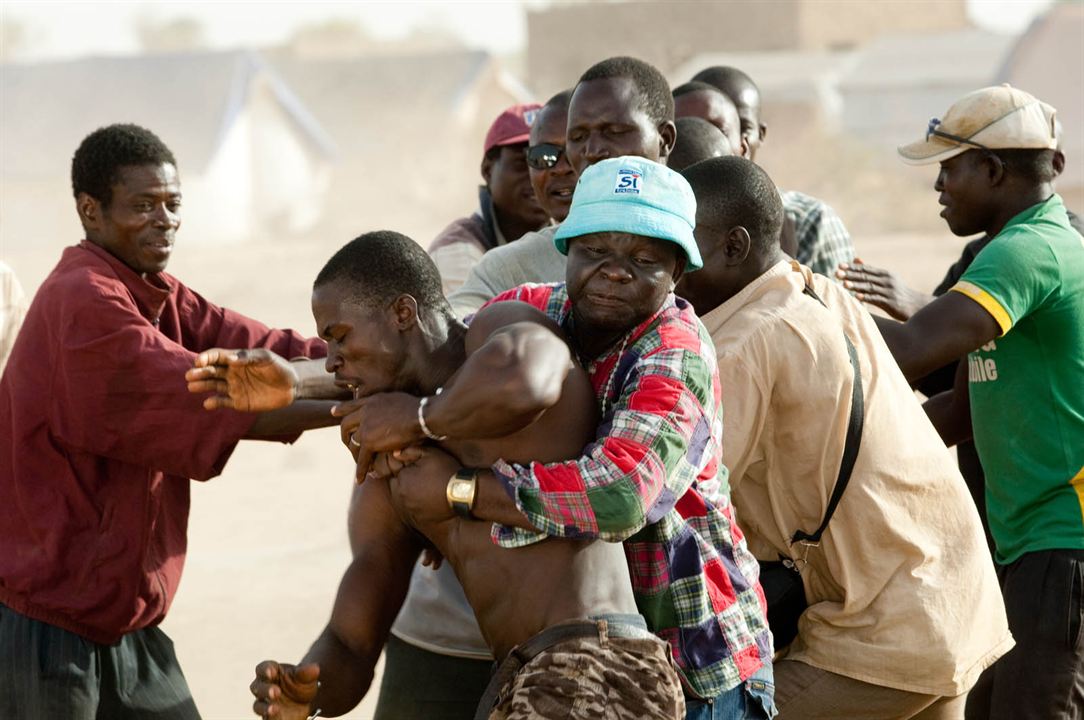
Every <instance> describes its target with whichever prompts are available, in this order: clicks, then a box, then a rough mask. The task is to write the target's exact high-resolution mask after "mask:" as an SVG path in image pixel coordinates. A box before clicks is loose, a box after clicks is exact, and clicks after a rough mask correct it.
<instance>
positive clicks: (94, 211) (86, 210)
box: [75, 192, 104, 230]
mask: <svg viewBox="0 0 1084 720" xmlns="http://www.w3.org/2000/svg"><path fill="white" fill-rule="evenodd" d="M75 211H76V213H78V215H79V222H81V223H82V224H83V228H84V229H85V230H98V229H99V228H101V224H102V213H103V212H104V210H103V208H102V204H101V203H100V202H99V201H98V200H97V198H94V197H91V196H90V195H89V194H87V193H85V192H81V193H79V194H78V195H77V196H76V197H75Z"/></svg>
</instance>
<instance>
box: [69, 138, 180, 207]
mask: <svg viewBox="0 0 1084 720" xmlns="http://www.w3.org/2000/svg"><path fill="white" fill-rule="evenodd" d="M163 163H169V164H170V165H173V166H174V167H176V166H177V161H176V160H175V159H174V157H173V153H172V152H171V151H170V149H169V148H168V147H166V144H165V143H164V142H162V140H161V139H160V138H159V137H158V136H157V135H155V134H154V133H152V132H151V131H150V130H148V129H147V128H144V127H140V126H139V125H131V124H118V125H108V126H106V127H103V128H98V129H97V130H95V131H94V132H92V133H91V134H90V135H87V136H86V137H85V138H83V142H81V143H79V148H78V149H77V150H76V151H75V155H74V156H72V194H73V195H75V196H76V197H79V193H86V194H87V195H90V196H91V197H92V198H94V199H95V200H97V201H98V202H100V203H101V204H102V205H103V206H105V207H108V206H109V203H110V201H111V200H112V199H113V185H115V184H116V183H117V182H118V181H119V180H120V171H121V168H125V167H132V166H139V165H156V166H157V165H162V164H163Z"/></svg>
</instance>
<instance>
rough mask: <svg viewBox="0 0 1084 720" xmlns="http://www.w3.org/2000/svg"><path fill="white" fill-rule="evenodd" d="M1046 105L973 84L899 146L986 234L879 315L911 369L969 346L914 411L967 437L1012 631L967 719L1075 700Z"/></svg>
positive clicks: (1075, 703) (1070, 284) (1083, 397)
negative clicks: (916, 302)
mask: <svg viewBox="0 0 1084 720" xmlns="http://www.w3.org/2000/svg"><path fill="white" fill-rule="evenodd" d="M1054 114H1055V111H1054V108H1052V107H1050V106H1049V105H1046V104H1045V103H1042V102H1040V101H1039V100H1037V99H1036V98H1034V97H1032V96H1031V95H1028V94H1027V93H1025V92H1022V91H1020V90H1017V89H1015V88H1011V87H1009V86H1008V85H1002V86H1000V87H990V88H984V89H982V90H978V91H975V92H973V93H970V94H968V95H965V96H964V97H963V98H961V99H960V100H959V101H957V102H956V103H955V104H954V105H953V106H952V107H951V108H949V110H948V111H947V112H946V114H945V115H944V119H943V120H938V119H934V120H931V121H930V123H929V127H928V129H927V132H926V138H925V140H922V141H919V142H915V143H912V144H910V145H906V146H904V147H901V148H900V149H899V152H900V155H901V156H902V158H903V160H904V161H905V162H908V163H910V164H915V165H921V164H929V163H934V162H940V163H941V170H940V173H939V174H938V176H937V181H936V183H935V184H934V189H936V190H937V191H938V192H939V193H940V194H941V195H940V204H941V205H943V206H944V209H943V210H942V211H941V216H942V217H943V218H945V221H946V222H947V223H948V226H949V229H950V230H952V232H953V233H954V234H956V235H959V236H968V235H974V234H978V233H987V234H988V235H989V236H991V237H992V238H993V240H991V242H990V244H989V245H988V246H987V247H986V248H985V249H984V250H983V252H982V253H981V254H980V255H979V256H978V257H976V259H975V261H974V263H972V265H971V266H970V267H969V268H968V270H967V271H966V272H965V273H964V275H963V277H962V278H960V280H959V281H958V282H957V283H956V285H954V286H953V287H952V288H951V290H950V292H948V293H946V294H945V295H944V296H942V297H940V298H938V299H937V300H935V301H934V302H932V303H930V304H929V305H927V306H926V307H925V308H923V309H922V310H920V311H919V312H918V313H916V314H915V315H914V316H913V317H912V318H911V319H910V320H908V321H907V322H906V323H902V324H900V323H896V322H894V321H891V320H884V319H881V318H878V322H879V324H880V326H881V331H882V333H883V334H884V336H885V339H886V340H887V341H888V344H889V347H890V348H891V349H892V352H893V355H894V356H895V357H896V360H897V361H898V362H899V364H900V367H901V368H902V369H903V371H904V374H905V375H906V376H907V377H908V379H911V380H913V379H915V378H919V377H922V376H923V375H925V374H926V373H928V372H930V371H931V370H934V369H936V368H938V367H940V366H941V365H943V364H944V363H945V362H947V361H949V360H951V359H953V358H955V357H960V356H962V355H964V354H968V361H967V363H961V364H960V370H959V372H958V373H957V377H956V383H955V387H954V389H953V390H952V391H950V392H947V393H942V394H941V395H937V396H935V397H933V398H931V399H930V400H929V401H928V402H927V404H926V409H927V412H928V414H929V415H930V418H931V420H932V421H933V422H934V425H935V426H937V428H938V430H939V431H940V432H941V435H942V437H943V438H944V439H945V441H946V442H947V443H948V444H950V445H951V444H954V443H955V442H958V441H960V440H963V439H967V438H968V437H972V436H973V437H974V439H975V443H976V445H977V447H978V451H979V456H980V458H981V459H982V465H983V467H984V468H985V470H986V473H987V475H986V500H987V508H988V512H989V519H990V529H991V532H992V534H993V536H994V540H995V542H996V545H997V552H996V560H997V562H998V565H999V568H998V574H999V577H1000V580H1001V585H1002V594H1003V596H1004V598H1005V606H1006V611H1007V614H1008V617H1009V627H1010V629H1011V630H1012V633H1013V636H1014V637H1015V639H1016V642H1017V646H1016V648H1015V649H1014V650H1012V651H1011V652H1010V653H1009V654H1008V655H1006V656H1005V657H1003V658H1002V659H1001V660H1000V661H998V662H997V664H995V665H994V666H993V667H992V668H991V669H990V670H989V671H987V672H986V673H985V674H984V676H983V679H982V680H980V682H979V685H977V686H976V688H975V689H974V690H973V691H972V693H971V697H970V699H969V702H968V718H972V717H974V718H980V717H981V718H987V717H989V718H1013V719H1014V720H1019V719H1028V718H1035V719H1036V720H1038V719H1040V718H1041V719H1042V720H1051V719H1054V718H1080V717H1081V716H1082V715H1081V713H1082V712H1084V629H1082V619H1084V238H1082V237H1081V236H1080V234H1079V233H1077V232H1076V231H1075V230H1073V229H1072V228H1071V227H1070V225H1069V221H1068V218H1067V216H1066V214H1065V207H1064V205H1063V204H1062V201H1061V198H1060V197H1059V196H1058V195H1057V194H1055V193H1054V190H1053V185H1052V181H1053V179H1054V176H1055V174H1056V173H1055V170H1054V163H1053V158H1054V148H1055V147H1056V140H1055V134H1054ZM960 582H968V580H967V579H966V578H960Z"/></svg>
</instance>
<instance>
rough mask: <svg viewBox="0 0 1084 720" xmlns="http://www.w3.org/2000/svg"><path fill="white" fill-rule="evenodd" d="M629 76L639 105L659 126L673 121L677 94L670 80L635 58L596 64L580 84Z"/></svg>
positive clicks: (585, 74) (616, 59)
mask: <svg viewBox="0 0 1084 720" xmlns="http://www.w3.org/2000/svg"><path fill="white" fill-rule="evenodd" d="M612 78H628V79H629V80H631V81H632V83H633V84H634V85H635V86H636V90H637V91H638V92H639V93H640V101H641V102H640V107H642V108H643V110H644V112H646V113H647V116H648V117H649V118H651V121H652V122H653V123H655V125H656V126H658V125H661V124H663V123H664V122H673V121H674V97H673V95H671V94H670V83H668V82H666V78H665V77H663V75H662V73H661V72H659V70H658V68H656V67H655V66H654V65H651V64H649V63H646V62H644V61H643V60H637V59H636V58H632V57H625V56H618V57H612V58H609V59H607V60H603V61H602V62H598V63H595V64H594V65H592V66H591V67H589V68H587V72H585V73H584V74H583V75H581V76H580V83H585V82H590V81H592V80H610V79H612Z"/></svg>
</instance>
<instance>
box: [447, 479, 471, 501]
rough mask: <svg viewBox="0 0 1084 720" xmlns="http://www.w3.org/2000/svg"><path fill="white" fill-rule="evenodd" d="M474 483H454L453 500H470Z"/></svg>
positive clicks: (458, 481) (464, 481)
mask: <svg viewBox="0 0 1084 720" xmlns="http://www.w3.org/2000/svg"><path fill="white" fill-rule="evenodd" d="M472 485H473V483H471V482H469V481H466V480H457V481H455V482H453V483H452V490H451V494H452V498H453V499H455V500H459V501H462V502H467V501H468V500H470V495H471V490H472Z"/></svg>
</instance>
